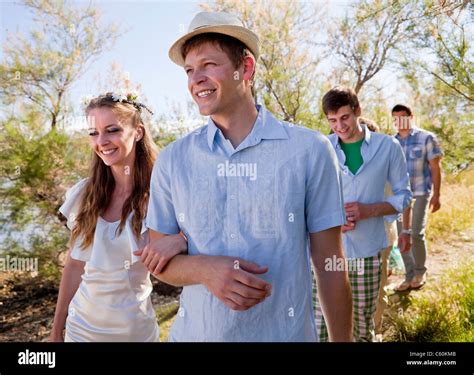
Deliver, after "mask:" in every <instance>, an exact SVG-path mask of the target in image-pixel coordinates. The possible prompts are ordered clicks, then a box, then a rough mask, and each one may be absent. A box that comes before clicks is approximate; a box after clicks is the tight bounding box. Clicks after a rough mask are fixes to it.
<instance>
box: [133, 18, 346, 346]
mask: <svg viewBox="0 0 474 375" xmlns="http://www.w3.org/2000/svg"><path fill="white" fill-rule="evenodd" d="M169 56H170V58H171V60H172V61H173V62H175V63H176V64H178V65H180V66H182V67H184V70H185V72H186V74H187V76H188V89H189V91H190V93H191V95H192V97H193V100H194V101H195V102H196V104H197V105H198V107H199V111H200V113H201V114H202V115H206V116H210V117H209V121H208V124H207V125H206V126H203V127H202V128H200V129H198V130H196V131H194V132H192V133H191V134H189V135H187V136H186V137H184V138H182V139H179V140H177V141H175V142H173V143H172V144H170V145H169V146H168V147H166V148H165V149H164V150H163V151H162V152H161V153H160V155H159V157H158V160H157V162H156V164H155V167H154V170H153V175H152V182H151V191H150V203H149V207H148V216H147V226H148V228H149V229H150V233H151V240H152V241H151V243H150V244H149V245H148V246H147V247H146V248H145V249H144V250H143V252H142V254H141V256H142V260H143V261H144V263H145V265H146V266H147V267H148V269H149V270H150V271H151V272H152V273H153V274H154V275H155V276H156V277H157V278H159V279H160V280H162V281H164V282H166V283H169V284H173V285H179V286H184V288H183V292H182V295H181V300H180V308H179V311H178V314H177V316H176V320H175V322H174V324H173V327H172V329H171V332H170V341H247V342H248V341H315V340H316V334H315V332H316V330H315V324H314V316H313V313H312V303H311V302H312V301H311V273H310V255H311V256H312V258H313V261H314V262H315V267H316V269H317V270H318V272H317V274H318V282H319V290H320V297H321V302H322V304H323V309H324V313H325V315H326V319H327V321H328V326H329V335H330V338H331V339H332V340H334V341H349V340H351V339H352V336H351V332H352V329H351V314H352V311H351V306H352V304H351V297H350V290H349V284H348V278H347V273H346V272H324V271H323V268H324V259H326V258H332V257H333V256H336V257H343V252H342V249H341V225H342V224H344V208H343V202H342V194H341V185H340V180H339V172H338V167H337V160H336V157H335V153H334V150H333V149H332V148H331V144H330V143H329V142H328V141H327V139H326V138H325V137H323V136H322V135H321V134H319V133H317V132H315V131H312V130H309V129H306V128H302V127H297V126H294V125H293V124H288V123H284V122H282V121H279V120H277V119H276V118H275V117H273V115H272V114H271V113H269V112H268V111H266V110H265V108H263V107H261V106H259V105H257V106H256V105H255V100H254V98H253V95H252V79H253V76H254V73H255V64H256V61H257V60H258V57H259V39H258V37H257V35H256V34H254V33H253V32H252V31H250V30H249V29H247V28H245V27H244V26H243V24H242V22H240V21H239V20H238V19H237V18H236V17H235V16H234V15H231V14H227V13H210V12H202V13H199V14H197V15H196V16H195V17H194V19H193V20H192V22H191V25H190V27H189V31H188V33H187V34H186V35H184V36H182V37H181V38H179V39H178V40H177V41H176V42H175V43H174V44H173V45H172V47H171V49H170V51H169ZM180 231H181V232H182V233H183V234H184V235H185V236H186V237H187V239H188V254H189V255H178V256H176V257H174V258H173V259H171V261H170V262H169V263H168V265H167V266H166V267H165V268H164V269H161V264H162V263H160V262H164V261H166V259H164V260H163V255H162V254H160V253H159V252H158V251H157V250H155V249H154V248H153V240H154V239H157V238H161V237H163V236H166V235H170V234H172V233H179V232H180ZM308 233H309V236H308ZM309 245H310V246H309Z"/></svg>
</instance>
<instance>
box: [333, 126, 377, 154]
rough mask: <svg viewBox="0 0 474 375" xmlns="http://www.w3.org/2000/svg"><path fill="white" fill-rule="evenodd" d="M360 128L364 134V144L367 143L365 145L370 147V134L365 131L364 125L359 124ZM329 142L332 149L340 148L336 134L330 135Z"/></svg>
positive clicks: (367, 130)
mask: <svg viewBox="0 0 474 375" xmlns="http://www.w3.org/2000/svg"><path fill="white" fill-rule="evenodd" d="M360 126H361V127H362V131H363V132H364V138H363V139H364V142H365V143H367V145H370V140H371V139H372V135H371V134H372V132H371V131H370V130H369V129H367V126H366V125H365V124H360ZM329 140H330V141H331V143H332V145H333V147H334V148H340V147H341V144H340V141H339V137H338V136H337V134H336V133H333V134H332V137H329Z"/></svg>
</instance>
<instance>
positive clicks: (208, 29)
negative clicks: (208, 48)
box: [168, 12, 260, 66]
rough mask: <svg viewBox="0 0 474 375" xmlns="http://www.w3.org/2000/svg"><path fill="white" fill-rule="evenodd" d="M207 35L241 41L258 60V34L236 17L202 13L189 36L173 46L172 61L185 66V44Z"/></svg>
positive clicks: (183, 37) (194, 19) (192, 23)
mask: <svg viewBox="0 0 474 375" xmlns="http://www.w3.org/2000/svg"><path fill="white" fill-rule="evenodd" d="M206 33H218V34H223V35H228V36H230V37H233V38H235V39H237V40H240V41H241V42H242V43H243V44H245V45H246V46H247V47H248V49H249V50H250V51H251V52H252V53H253V55H254V56H255V59H256V60H258V56H259V46H260V41H259V40H258V36H257V34H255V33H254V32H253V31H250V30H249V29H247V28H246V27H245V26H244V25H243V23H242V22H241V21H240V20H239V19H238V18H237V17H236V16H235V15H233V14H230V13H225V12H201V13H198V14H196V16H194V18H193V20H192V21H191V23H190V25H189V29H188V32H187V34H185V35H183V36H182V37H181V38H179V39H178V40H177V41H176V42H174V43H173V45H172V46H171V48H170V50H169V53H168V55H169V57H170V59H171V60H172V61H173V62H174V63H176V64H178V65H180V66H184V59H183V56H182V54H181V50H182V47H183V45H184V43H186V41H188V40H189V39H191V38H192V37H193V36H196V35H199V34H206Z"/></svg>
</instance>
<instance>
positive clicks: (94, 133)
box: [89, 132, 97, 137]
mask: <svg viewBox="0 0 474 375" xmlns="http://www.w3.org/2000/svg"><path fill="white" fill-rule="evenodd" d="M89 135H90V136H91V137H93V136H95V135H97V132H89Z"/></svg>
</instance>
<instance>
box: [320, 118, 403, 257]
mask: <svg viewBox="0 0 474 375" xmlns="http://www.w3.org/2000/svg"><path fill="white" fill-rule="evenodd" d="M362 128H363V130H364V142H363V143H362V147H361V150H360V151H361V154H362V159H363V161H364V162H363V164H362V165H361V167H360V168H359V170H358V171H357V172H356V174H353V173H352V172H351V171H350V170H349V168H347V166H345V165H344V164H345V162H346V156H345V154H344V151H343V150H342V148H341V145H340V144H339V137H338V136H337V135H336V134H331V135H329V140H330V141H331V144H332V145H333V147H334V149H335V150H336V155H337V158H338V160H339V166H340V168H341V170H342V184H343V191H344V202H346V203H350V202H359V203H365V204H370V203H380V202H384V201H386V202H388V203H390V204H391V205H392V206H393V207H394V208H395V210H397V211H398V212H400V213H401V212H403V210H404V209H405V208H406V207H407V206H408V204H409V203H410V201H411V198H412V194H411V191H410V180H409V177H408V172H407V163H406V160H405V156H404V154H403V150H402V148H401V146H400V143H398V141H397V140H396V139H395V138H393V137H390V136H388V135H385V134H380V133H373V132H371V131H369V130H368V129H367V127H366V126H365V125H363V126H362ZM386 182H388V183H389V184H390V186H391V188H392V192H393V195H391V196H389V197H387V198H386V199H385V197H384V192H385V184H386ZM397 216H398V215H389V216H385V219H386V220H387V221H393V220H395V219H396V218H397ZM342 239H343V243H344V250H345V253H346V256H347V258H368V257H372V256H374V255H377V254H378V253H379V252H380V251H381V250H382V249H384V248H386V247H387V246H388V245H387V236H386V235H385V227H384V217H382V216H380V217H373V218H369V219H365V220H361V221H358V222H357V223H356V227H355V229H354V230H351V231H347V232H346V233H344V234H343V236H342Z"/></svg>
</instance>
